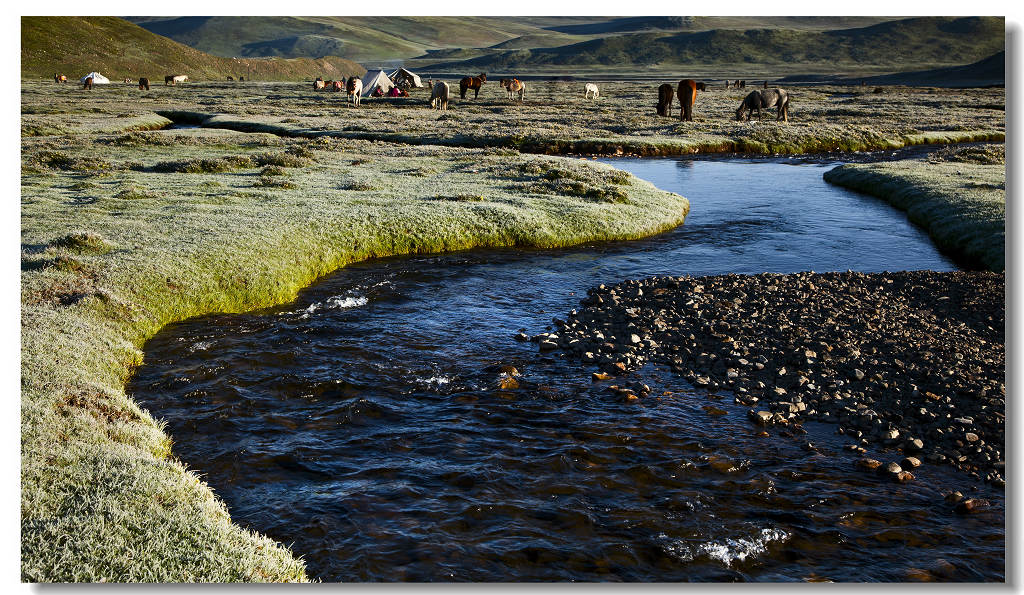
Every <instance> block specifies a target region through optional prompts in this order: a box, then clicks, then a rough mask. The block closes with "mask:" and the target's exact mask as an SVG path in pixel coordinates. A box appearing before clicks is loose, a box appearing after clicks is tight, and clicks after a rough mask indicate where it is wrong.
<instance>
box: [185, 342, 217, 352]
mask: <svg viewBox="0 0 1024 595" xmlns="http://www.w3.org/2000/svg"><path fill="white" fill-rule="evenodd" d="M212 346H213V341H196V342H195V343H193V344H192V345H191V346H189V348H188V350H189V351H190V352H192V353H195V352H197V351H206V350H207V349H209V348H210V347H212Z"/></svg>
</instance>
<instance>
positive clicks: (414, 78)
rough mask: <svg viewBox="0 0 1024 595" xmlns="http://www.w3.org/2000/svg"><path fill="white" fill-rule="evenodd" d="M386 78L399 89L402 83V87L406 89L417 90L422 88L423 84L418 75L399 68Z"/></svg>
mask: <svg viewBox="0 0 1024 595" xmlns="http://www.w3.org/2000/svg"><path fill="white" fill-rule="evenodd" d="M388 78H390V79H391V80H392V81H394V83H395V84H396V85H398V86H399V87H402V86H403V83H404V86H406V87H417V88H418V87H422V86H423V82H422V81H421V80H420V77H419V75H418V74H416V73H415V72H412V71H411V70H406V69H404V68H399V69H398V70H396V71H394V72H392V73H391V74H389V75H388Z"/></svg>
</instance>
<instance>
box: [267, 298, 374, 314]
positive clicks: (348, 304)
mask: <svg viewBox="0 0 1024 595" xmlns="http://www.w3.org/2000/svg"><path fill="white" fill-rule="evenodd" d="M369 301H370V300H368V299H366V296H362V295H357V296H351V295H348V296H341V295H335V296H331V297H329V298H327V299H326V300H324V301H322V302H314V303H312V304H310V305H309V306H308V307H306V309H305V310H300V311H301V312H302V314H301V315H300V316H299V318H309V315H310V314H313V313H314V312H316V311H318V310H345V309H348V308H358V307H359V306H365V305H366V304H368V303H369ZM300 311H295V312H282V313H281V315H282V316H283V315H284V314H297V313H298V312H300Z"/></svg>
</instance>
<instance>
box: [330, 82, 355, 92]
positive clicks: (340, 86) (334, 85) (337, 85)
mask: <svg viewBox="0 0 1024 595" xmlns="http://www.w3.org/2000/svg"><path fill="white" fill-rule="evenodd" d="M359 82H360V83H361V82H363V81H359ZM331 90H332V91H334V92H335V93H340V92H342V91H344V90H345V81H332V82H331Z"/></svg>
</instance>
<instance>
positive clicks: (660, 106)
mask: <svg viewBox="0 0 1024 595" xmlns="http://www.w3.org/2000/svg"><path fill="white" fill-rule="evenodd" d="M53 80H54V82H56V83H66V82H68V77H67V76H65V75H63V74H57V73H54V74H53ZM228 80H229V81H231V80H234V79H233V78H232V77H230V76H229V77H228ZM238 80H239V81H244V80H245V78H244V77H239V78H238ZM186 81H188V76H187V75H184V74H180V75H171V74H169V75H167V76H165V77H164V85H176V84H177V83H181V82H186ZM125 82H127V83H131V79H125ZM485 82H487V74H486V73H483V72H481V73H480V75H479V76H467V77H465V78H463V79H462V80H460V81H459V96H460V97H461V98H462V99H465V98H466V92H467V91H469V90H470V89H472V90H473V98H474V99H476V98H478V97H479V96H480V88H481V87H483V84H484V83H485ZM499 84H500V85H501V88H503V89H505V92H506V95H507V97H508V99H510V100H513V101H514V100H516V99H518V100H519V101H520V102H523V101H524V99H525V98H526V83H525V82H523V81H521V80H519V79H515V78H511V79H501V81H500V83H499ZM92 86H93V80H92V77H87V78H86V79H85V80H84V82H83V88H85V89H92ZM428 86H429V87H430V90H431V91H430V107H431V109H438V110H447V109H448V103H449V97H450V95H451V88H450V87H449V85H448V83H446V82H444V81H437V82H436V83H433V84H428ZM746 86H747V81H745V80H736V81H728V80H727V81H725V87H726V88H727V89H728V88H730V87H732V88H736V89H743V88H746ZM313 89H314V90H329V91H339V92H340V91H342V90H344V91H345V93H346V95H347V96H348V97H347V100H348V101H349V102H350V103H352V105H353V107H358V106H359V100H360V97H362V93H363V81H362V79H360V78H359V77H357V76H352V77H349V78H348V79H347V80H345V81H325V80H323V78H321V77H317V79H316V80H315V81H313ZM139 90H140V91H141V90H146V91H148V90H149V79H148V78H146V77H142V78H140V79H139ZM698 91H702V92H703V91H707V84H706V83H703V82H698V81H695V80H693V79H683V80H681V81H679V83H678V84H677V85H676V87H675V89H673V88H672V85H671V84H669V83H665V84H662V85H661V86H659V87H658V103H657V105H656V106H655V109H656V111H657V113H658V115H659V116H671V111H672V103H673V101H674V99H675V98H677V97H678V99H679V120H680V121H682V122H692V121H693V108H694V105H695V104H696V103H697V92H698ZM599 96H600V91H599V90H598V87H597V85H596V84H594V83H586V85H585V86H584V97H585V98H586V99H591V98H593V99H597V98H598V97H599ZM770 108H775V109H776V114H775V119H776V120H782V121H784V122H788V121H789V93H787V92H786V91H785V90H783V89H779V88H774V89H769V88H768V81H764V88H763V89H760V90H756V91H751V92H750V93H749V94H747V96H746V97H744V98H743V101H742V102H741V103H740V106H739V108H737V109H736V119H737V120H749V119H750V117H751V116H752V115H753V114H754V112H757V115H758V117H760V116H761V110H762V109H770ZM744 112H746V113H745V114H744Z"/></svg>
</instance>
